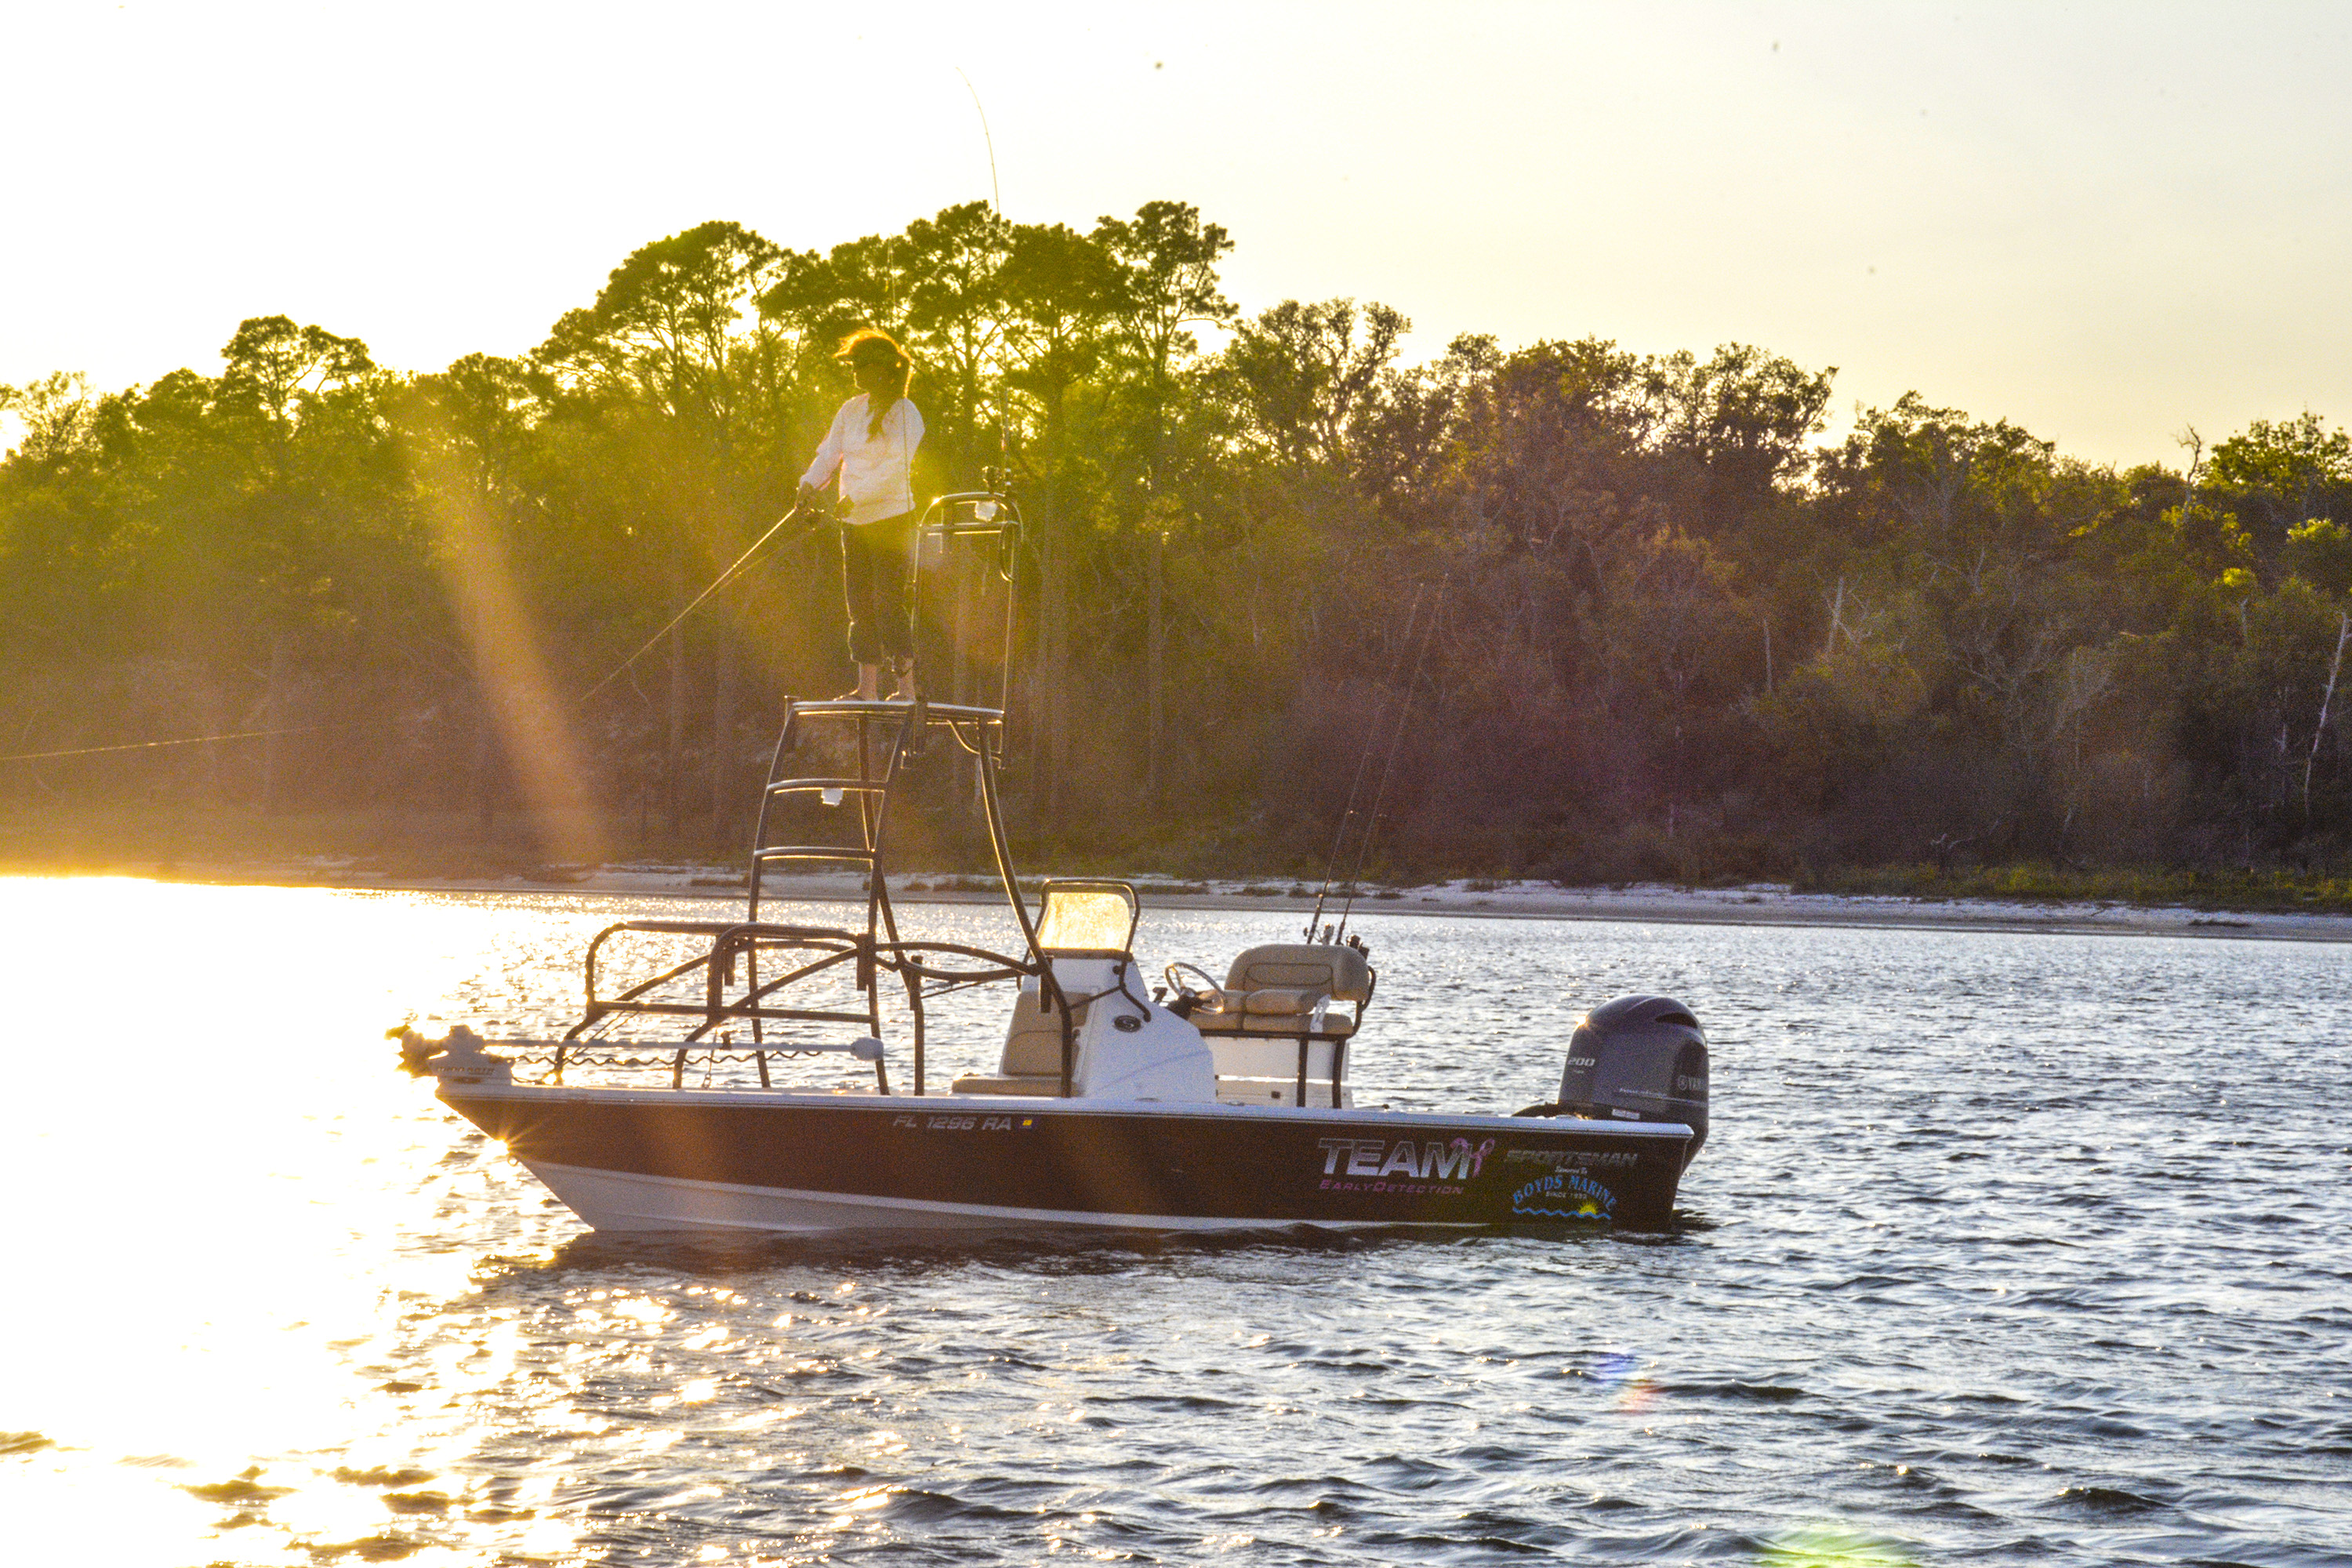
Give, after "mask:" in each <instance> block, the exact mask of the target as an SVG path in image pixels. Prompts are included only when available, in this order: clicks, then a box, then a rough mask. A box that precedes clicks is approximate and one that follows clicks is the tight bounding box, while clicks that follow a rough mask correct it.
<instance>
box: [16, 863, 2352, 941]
mask: <svg viewBox="0 0 2352 1568" xmlns="http://www.w3.org/2000/svg"><path fill="white" fill-rule="evenodd" d="M38 874H39V873H23V872H10V873H8V875H12V876H15V875H38ZM89 874H91V875H108V874H111V875H134V876H135V875H136V874H135V873H124V872H115V873H89ZM140 879H142V880H152V881H173V882H194V883H211V884H219V885H241V886H276V887H310V888H329V889H336V890H339V891H346V892H428V893H431V892H438V893H507V894H521V895H534V896H543V895H546V894H550V893H556V894H570V895H575V896H579V897H583V898H699V899H710V900H735V899H740V898H741V897H742V896H743V886H742V884H741V881H740V879H738V878H736V877H733V876H722V875H717V874H714V871H713V868H709V867H696V866H687V865H623V866H606V867H600V868H597V869H595V870H594V871H591V872H586V873H583V874H581V875H579V876H577V877H572V878H568V879H562V880H554V879H533V878H525V877H520V876H514V877H508V878H503V879H481V878H463V877H454V878H431V877H392V876H375V875H369V874H366V873H356V874H355V873H353V872H352V870H351V868H349V867H347V866H339V865H334V864H322V863H318V862H312V863H310V864H307V865H306V864H293V865H289V864H283V863H281V864H278V865H271V866H256V865H221V866H210V867H192V866H185V865H181V866H175V867H173V868H169V869H168V870H158V871H155V872H151V873H149V874H148V875H146V876H145V877H143V878H140ZM973 880H975V879H971V878H968V877H940V876H927V875H924V874H922V873H908V874H907V875H905V876H903V877H897V878H893V879H892V885H891V895H892V900H893V901H894V902H897V903H901V904H923V903H938V904H966V903H993V902H996V901H998V900H1000V899H1001V897H1002V895H1001V894H1000V893H998V892H995V891H993V890H992V889H984V888H973V887H971V886H968V885H966V884H969V883H971V882H972V881H973ZM990 880H992V879H990ZM1028 880H1029V879H1024V882H1025V881H1028ZM1126 880H1129V881H1130V882H1132V883H1133V885H1134V887H1135V889H1136V893H1137V895H1138V897H1139V899H1140V900H1141V901H1142V903H1143V905H1144V907H1145V908H1146V909H1147V910H1227V911H1232V912H1236V913H1269V914H1283V915H1287V916H1293V917H1297V918H1301V919H1303V918H1304V917H1305V915H1306V914H1307V913H1308V912H1311V911H1312V910H1313V909H1314V905H1315V889H1312V888H1307V887H1305V886H1304V885H1303V884H1299V883H1286V884H1283V883H1273V882H1266V881H1243V880H1218V879H1193V880H1183V881H1178V880H1175V879H1168V878H1161V877H1136V878H1129V879H1126ZM935 883H941V884H954V885H944V886H935V885H933V884H935ZM771 886H772V888H773V889H774V890H773V891H772V892H771V893H770V895H769V897H770V898H771V899H772V900H775V901H779V902H784V901H790V902H812V903H855V902H858V901H861V900H862V899H863V897H864V894H863V892H862V890H861V879H860V878H859V877H858V876H857V875H856V873H854V872H831V873H819V874H814V875H800V876H787V877H779V878H777V879H775V881H774V882H773V883H772V884H771ZM1346 903H1347V901H1346V900H1344V899H1342V898H1339V897H1337V896H1333V897H1328V898H1327V899H1326V900H1325V911H1324V914H1325V920H1326V921H1336V920H1337V919H1338V918H1339V910H1341V909H1342V908H1344V907H1346ZM1367 914H1409V915H1451V916H1455V917H1464V918H1469V919H1477V920H1554V921H1626V922H1633V923H1642V922H1654V923H1658V924H1672V925H1755V926H1843V927H1849V928H1858V929H1865V930H1868V929H1913V930H1930V931H1933V930H1944V931H2038V932H2043V933H2048V934H2055V935H2109V936H2189V937H2209V938H2210V937H2225V938H2239V939H2247V940H2261V941H2274V942H2352V915H2345V914H2316V913H2315V914H2294V913H2278V912H2271V911H2263V910H2245V911H2228V910H2200V909H2193V908H2189V907H2187V906H2180V905H2173V906H2142V905H2134V904H2121V903H2112V902H2071V903H2027V902H2021V901H2009V900H1993V899H1935V898H1914V897H1906V896H1903V895H1898V894H1874V893H1801V892H1796V891H1794V890H1792V889H1790V888H1789V887H1788V886H1786V885H1785V884H1780V883H1769V882H1759V883H1751V884H1749V885H1748V886H1745V887H1738V888H1677V887H1672V886H1669V885H1665V884H1662V883H1642V884H1634V885H1632V886H1628V887H1624V888H1561V887H1556V886H1553V885H1552V884H1550V883H1548V882H1534V881H1486V880H1479V879H1457V880H1454V881H1450V882H1437V883H1431V884H1425V885H1423V886H1420V887H1412V888H1398V889H1379V890H1377V891H1376V892H1374V893H1372V894H1370V895H1359V896H1358V897H1357V898H1356V900H1355V901H1354V906H1353V916H1354V917H1360V916H1363V915H1367ZM1351 918H1353V917H1351Z"/></svg>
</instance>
